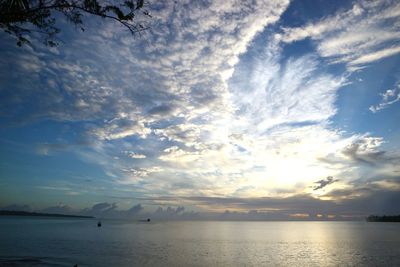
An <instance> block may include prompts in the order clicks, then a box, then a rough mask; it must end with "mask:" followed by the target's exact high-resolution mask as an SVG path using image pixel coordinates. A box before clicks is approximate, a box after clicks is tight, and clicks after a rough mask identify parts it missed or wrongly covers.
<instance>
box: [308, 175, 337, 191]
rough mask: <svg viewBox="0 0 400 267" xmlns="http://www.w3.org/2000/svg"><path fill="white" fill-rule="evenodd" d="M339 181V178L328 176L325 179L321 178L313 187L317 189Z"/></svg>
mask: <svg viewBox="0 0 400 267" xmlns="http://www.w3.org/2000/svg"><path fill="white" fill-rule="evenodd" d="M337 181H339V180H334V179H333V177H332V176H328V177H326V178H325V179H323V180H319V181H317V182H315V184H317V185H316V186H314V187H313V190H314V191H315V190H319V189H322V188H324V187H325V186H328V185H330V184H333V183H335V182H337Z"/></svg>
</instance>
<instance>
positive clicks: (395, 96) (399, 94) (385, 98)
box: [369, 83, 400, 113]
mask: <svg viewBox="0 0 400 267" xmlns="http://www.w3.org/2000/svg"><path fill="white" fill-rule="evenodd" d="M380 95H381V97H382V100H381V102H380V103H379V104H378V105H375V106H370V107H369V110H370V111H371V112H372V113H376V112H378V111H380V110H382V109H385V108H388V107H389V106H390V105H393V104H394V103H396V102H399V101H400V83H399V84H397V86H396V88H394V89H388V90H386V92H384V93H383V94H380Z"/></svg>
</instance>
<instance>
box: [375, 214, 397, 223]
mask: <svg viewBox="0 0 400 267" xmlns="http://www.w3.org/2000/svg"><path fill="white" fill-rule="evenodd" d="M367 222H400V215H393V216H387V215H384V216H376V215H370V216H368V217H367Z"/></svg>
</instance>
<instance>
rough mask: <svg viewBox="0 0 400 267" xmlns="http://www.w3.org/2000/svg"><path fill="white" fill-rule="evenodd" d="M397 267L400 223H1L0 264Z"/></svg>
mask: <svg viewBox="0 0 400 267" xmlns="http://www.w3.org/2000/svg"><path fill="white" fill-rule="evenodd" d="M75 265H76V266H303V267H305V266H400V223H379V222H374V223H369V222H243V221H240V222H236V221H162V222H161V221H160V222H159V221H151V222H137V221H128V220H125V221H123V220H102V226H101V227H97V220H96V219H75V218H74V219H72V218H44V217H41V218H39V217H13V216H4V217H0V266H7V267H8V266H71V267H72V266H75Z"/></svg>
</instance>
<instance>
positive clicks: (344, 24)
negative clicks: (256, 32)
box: [276, 0, 400, 70]
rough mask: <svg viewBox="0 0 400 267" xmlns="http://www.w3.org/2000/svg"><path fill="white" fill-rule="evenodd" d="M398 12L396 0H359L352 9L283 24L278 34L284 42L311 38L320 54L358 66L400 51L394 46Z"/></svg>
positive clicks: (352, 67)
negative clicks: (301, 22)
mask: <svg viewBox="0 0 400 267" xmlns="http://www.w3.org/2000/svg"><path fill="white" fill-rule="evenodd" d="M399 14H400V4H399V3H398V2H397V1H383V0H380V1H373V2H371V1H356V2H355V3H354V4H353V7H352V8H351V9H349V10H346V11H339V12H338V13H336V14H335V15H333V16H328V17H325V18H322V19H321V20H319V21H317V22H313V23H309V24H307V25H304V26H302V27H294V28H283V33H282V34H278V35H277V36H276V38H277V39H278V40H281V41H283V42H285V43H291V42H295V41H299V40H303V39H306V38H310V39H311V40H313V41H314V42H315V43H316V45H317V51H318V53H319V54H320V55H321V56H323V57H327V58H329V59H330V60H331V61H332V62H345V63H347V65H348V69H349V70H356V69H358V68H359V66H362V65H366V64H368V63H371V62H373V61H377V60H380V59H383V58H386V57H389V56H392V55H395V54H397V53H399V52H400V48H399V47H398V46H395V44H396V43H398V41H399V40H400V37H399V36H400V35H399V32H400V31H399V30H400V22H399ZM357 66H358V67H357Z"/></svg>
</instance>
